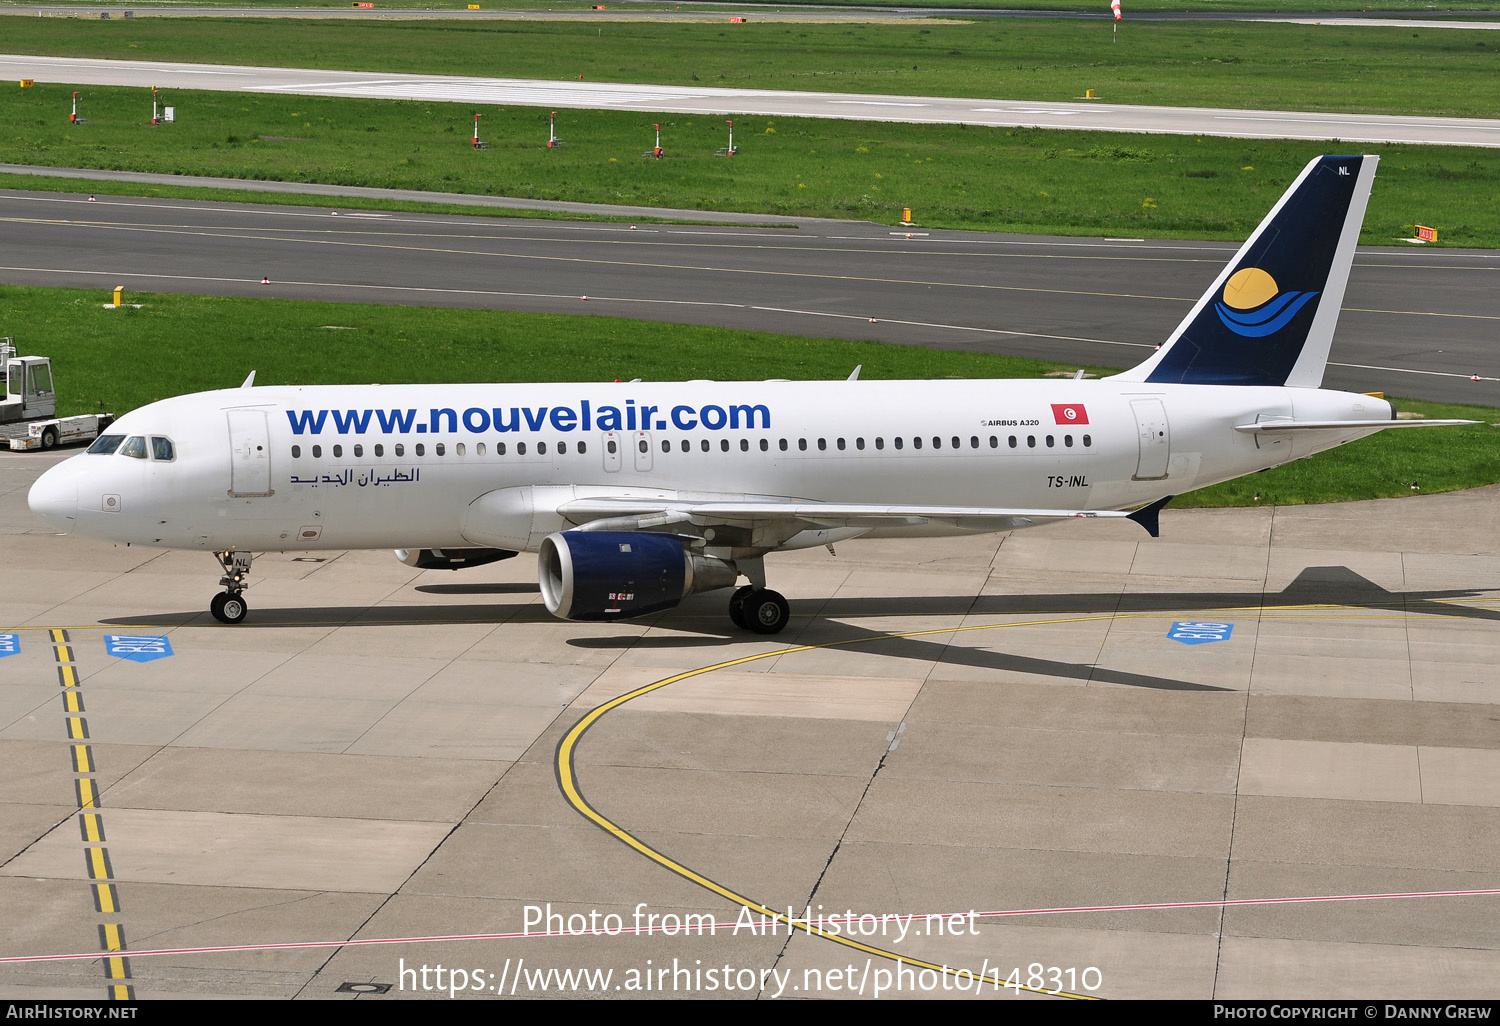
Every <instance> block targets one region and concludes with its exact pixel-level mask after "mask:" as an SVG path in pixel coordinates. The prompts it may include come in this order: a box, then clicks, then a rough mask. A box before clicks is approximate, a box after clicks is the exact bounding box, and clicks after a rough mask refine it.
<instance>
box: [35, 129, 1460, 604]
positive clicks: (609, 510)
mask: <svg viewBox="0 0 1500 1026" xmlns="http://www.w3.org/2000/svg"><path fill="white" fill-rule="evenodd" d="M1377 163H1378V158H1377V157H1375V156H1370V155H1366V156H1323V157H1318V158H1315V159H1313V160H1312V161H1310V162H1309V163H1308V165H1307V166H1306V168H1304V169H1303V171H1302V173H1301V174H1300V175H1299V176H1298V177H1297V179H1296V180H1295V181H1294V182H1293V183H1292V184H1291V186H1290V187H1289V188H1288V190H1287V191H1286V193H1285V194H1284V195H1283V196H1282V197H1281V199H1280V201H1279V202H1277V204H1276V205H1275V207H1273V208H1272V210H1271V211H1270V213H1269V214H1267V215H1266V217H1265V219H1264V220H1263V221H1262V222H1261V224H1260V226H1259V227H1258V228H1257V229H1256V230H1255V232H1254V233H1253V234H1252V235H1251V236H1250V238H1249V239H1248V241H1246V242H1245V244H1244V245H1243V246H1242V247H1241V248H1240V250H1239V251H1238V252H1237V253H1236V254H1235V256H1234V258H1233V259H1232V260H1230V261H1229V263H1228V264H1227V265H1226V266H1225V267H1224V269H1223V271H1222V272H1221V273H1220V274H1219V276H1218V277H1217V278H1216V279H1215V281H1214V283H1213V285H1212V286H1211V287H1210V288H1209V289H1208V290H1207V291H1206V292H1205V293H1204V294H1203V296H1202V297H1201V298H1200V299H1199V300H1198V301H1197V303H1196V304H1195V305H1194V306H1193V308H1192V309H1191V310H1190V311H1189V312H1188V314H1187V316H1186V317H1184V318H1183V320H1182V323H1181V324H1179V325H1178V327H1177V328H1176V330H1175V331H1173V332H1172V334H1171V335H1170V336H1169V337H1168V338H1167V340H1166V341H1165V342H1164V343H1163V344H1162V345H1161V346H1160V347H1158V349H1157V350H1156V351H1155V352H1154V353H1153V354H1152V356H1151V357H1150V358H1148V359H1147V360H1146V361H1145V362H1143V363H1141V364H1140V365H1139V366H1136V367H1134V368H1132V369H1130V370H1127V371H1125V372H1123V373H1120V374H1116V375H1113V376H1110V377H1107V378H1103V379H1100V380H1083V379H1081V377H1080V378H1079V379H1074V380H1042V381H1016V380H990V381H979V380H974V381H952V380H945V381H861V380H859V379H858V374H859V369H858V368H856V369H855V373H854V374H852V375H851V376H850V378H849V379H848V380H845V381H765V382H717V381H686V382H674V383H644V382H629V383H618V382H617V383H569V384H449V385H303V386H261V387H257V386H255V385H254V377H255V375H254V373H253V372H252V373H251V375H250V377H249V378H247V379H246V381H245V383H244V384H243V385H242V386H241V387H239V388H234V389H225V390H220V391H212V392H201V393H196V394H193V395H186V396H180V397H177V398H172V399H166V400H163V401H160V402H155V403H151V404H150V405H147V406H144V407H141V408H140V409H137V410H135V411H133V412H131V413H128V414H126V415H125V416H123V417H121V418H120V419H118V420H117V421H115V423H114V424H113V426H112V427H111V428H110V429H109V431H108V433H107V434H105V435H103V436H101V437H100V438H99V439H98V440H97V441H96V442H95V443H94V444H93V445H92V446H90V447H89V449H88V450H87V451H86V452H85V453H82V454H80V455H77V456H74V457H72V458H70V459H68V460H66V461H64V462H62V463H60V464H58V465H57V466H55V467H53V468H51V469H50V470H48V471H47V472H46V473H45V474H43V475H42V476H41V477H40V478H39V479H38V480H37V481H36V483H35V484H34V485H33V486H32V488H31V491H30V493H29V496H28V502H29V505H30V507H31V509H32V511H33V512H34V513H36V514H37V515H39V516H40V517H41V518H42V519H43V520H45V521H47V523H49V524H51V525H52V526H53V527H54V528H56V529H57V530H58V531H60V532H62V533H64V534H66V533H68V532H73V533H76V534H78V535H82V536H86V537H91V538H98V539H104V540H108V541H113V542H116V543H124V544H132V545H145V546H155V547H160V548H173V549H196V550H202V551H205V552H211V553H213V554H214V556H215V557H216V558H217V560H218V562H219V564H220V567H221V569H222V578H221V580H220V584H221V585H222V586H223V588H224V591H222V592H221V593H219V594H218V595H216V596H215V597H214V599H213V602H212V604H211V606H210V611H211V613H212V614H213V616H214V617H215V618H217V619H218V620H220V621H222V622H224V623H229V624H233V623H239V622H241V621H243V620H244V619H245V616H246V614H247V612H248V610H249V606H248V605H247V603H246V600H245V597H244V592H245V589H246V587H248V584H249V582H248V579H247V578H248V575H249V573H250V569H251V566H252V562H253V558H254V554H255V553H256V552H266V551H287V550H293V551H316V550H327V549H340V550H343V549H366V548H367V549H380V548H389V549H394V550H396V556H397V558H399V559H401V560H402V561H403V562H405V563H406V564H408V565H410V566H413V567H416V568H420V569H432V568H447V569H460V568H465V567H473V566H480V565H483V564H486V563H491V562H494V561H496V560H500V559H506V558H509V557H512V556H515V555H517V554H518V553H521V552H534V553H537V558H538V571H537V572H538V580H539V583H540V588H541V594H542V599H543V601H544V603H545V604H546V607H547V609H548V611H549V612H551V613H552V614H554V615H556V616H558V617H561V618H564V619H571V620H583V621H612V620H619V619H626V618H629V617H635V616H641V615H645V614H649V613H653V612H657V611H659V610H664V609H669V608H671V607H673V606H675V605H677V604H678V603H679V602H680V601H681V600H682V599H683V598H684V597H686V596H688V595H691V594H694V593H697V592H704V591H711V590H717V589H726V588H731V587H734V588H735V590H734V591H733V592H732V593H731V596H730V599H729V617H730V620H731V621H733V623H734V624H735V625H736V626H738V627H740V628H743V629H748V630H750V631H752V632H755V633H759V634H775V633H777V632H779V631H781V630H782V629H783V628H784V627H785V626H786V625H787V622H788V619H789V616H790V610H789V607H788V604H787V601H786V599H785V598H784V597H783V596H782V595H780V594H779V593H777V592H775V591H772V590H770V588H769V587H768V581H767V571H766V566H765V556H766V555H767V554H768V553H772V552H778V551H786V550H791V549H800V548H808V547H813V546H819V545H826V546H830V547H831V546H832V545H833V544H834V543H837V542H842V541H845V540H847V539H851V538H858V537H935V536H941V535H954V534H969V533H985V532H996V531H1008V530H1014V529H1017V528H1022V527H1028V526H1031V525H1034V524H1041V523H1048V522H1053V521H1057V520H1062V519H1069V518H1079V517H1081V518H1090V519H1097V520H1103V519H1114V518H1126V519H1130V520H1132V521H1134V522H1136V523H1137V524H1139V525H1141V526H1142V527H1144V528H1145V529H1146V530H1147V531H1148V532H1149V533H1150V534H1151V535H1152V536H1153V537H1155V536H1157V534H1158V514H1159V512H1160V510H1161V508H1162V507H1163V506H1164V505H1165V504H1166V503H1167V502H1168V501H1169V500H1170V499H1171V498H1172V497H1173V496H1174V495H1176V494H1179V493H1181V492H1183V491H1186V490H1188V489H1192V488H1198V487H1202V486H1204V485H1209V484H1214V483H1217V482H1220V481H1227V480H1230V479H1232V478H1236V477H1240V476H1242V475H1245V474H1249V473H1253V472H1255V471H1259V470H1264V469H1266V468H1269V467H1275V466H1278V465H1280V464H1283V463H1287V462H1289V461H1291V460H1295V459H1301V458H1302V457H1305V456H1309V455H1312V454H1313V453H1316V452H1320V451H1323V450H1325V449H1329V448H1332V447H1334V446H1337V445H1342V444H1344V443H1346V442H1350V441H1353V440H1355V439H1358V438H1362V437H1364V436H1367V435H1370V434H1373V433H1374V432H1376V431H1380V430H1384V429H1387V428H1395V427H1417V426H1424V427H1426V426H1439V425H1443V424H1459V423H1469V422H1468V421H1437V420H1425V421H1424V420H1397V419H1395V411H1394V408H1393V407H1392V405H1391V404H1390V403H1389V402H1387V401H1386V400H1384V399H1383V398H1377V397H1374V396H1371V395H1361V394H1355V393H1348V392H1338V391H1331V390H1326V389H1322V388H1321V387H1319V386H1320V385H1321V383H1322V379H1323V372H1324V367H1325V365H1326V364H1327V360H1328V352H1329V347H1330V346H1331V344H1332V341H1333V333H1334V327H1335V324H1336V322H1337V320H1338V315H1339V308H1340V305H1341V303H1342V300H1343V295H1344V287H1345V284H1346V282H1347V280H1348V276H1349V268H1350V265H1351V263H1352V261H1353V257H1354V249H1355V243H1356V241H1357V239H1358V236H1359V231H1360V226H1361V224H1362V222H1363V220H1364V212H1365V205H1366V203H1367V201H1368V199H1369V195H1370V189H1371V186H1372V184H1373V181H1374V178H1375V168H1376V164H1377ZM741 578H744V579H745V580H746V581H747V582H748V583H745V584H740V579H741Z"/></svg>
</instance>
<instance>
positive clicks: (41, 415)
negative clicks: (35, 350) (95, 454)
mask: <svg viewBox="0 0 1500 1026" xmlns="http://www.w3.org/2000/svg"><path fill="white" fill-rule="evenodd" d="M15 341H16V340H15V339H14V338H9V337H6V338H0V381H4V382H5V400H4V401H3V402H0V445H8V446H10V447H11V448H12V449H55V448H56V447H57V446H59V445H62V444H64V443H66V442H88V441H92V440H93V439H94V438H95V437H96V436H97V435H98V434H99V432H101V431H103V430H104V429H105V428H107V427H109V425H110V424H112V423H114V419H115V417H114V414H112V413H89V414H84V415H83V416H81V417H59V416H57V394H56V393H55V392H54V391H53V390H52V361H51V360H50V359H49V358H47V357H45V356H17V355H16V347H15Z"/></svg>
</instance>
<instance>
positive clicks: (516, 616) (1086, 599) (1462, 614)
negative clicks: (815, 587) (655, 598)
mask: <svg viewBox="0 0 1500 1026" xmlns="http://www.w3.org/2000/svg"><path fill="white" fill-rule="evenodd" d="M418 590H419V591H423V592H426V593H430V594H464V593H474V594H497V595H504V594H527V595H530V594H535V591H536V588H535V586H534V585H526V584H491V585H424V586H421V587H419V588H418ZM1483 594H1484V592H1482V591H1480V590H1478V589H1472V588H1469V589H1451V590H1443V591H1406V592H1393V591H1388V590H1387V589H1385V588H1382V587H1381V586H1380V585H1378V584H1376V583H1375V582H1373V581H1371V580H1369V579H1368V578H1365V577H1362V576H1360V575H1359V574H1357V573H1355V572H1354V571H1353V570H1350V569H1349V568H1348V567H1345V566H1315V567H1307V568H1306V569H1304V570H1303V571H1302V572H1301V573H1300V574H1298V576H1297V578H1296V579H1295V580H1294V581H1292V583H1291V584H1289V585H1288V586H1287V587H1286V588H1285V589H1284V590H1282V591H1280V592H1262V591H1258V590H1256V591H1239V592H1233V591H1220V592H1121V591H1109V592H1082V593H1074V594H1051V595H1037V594H1026V595H984V596H980V597H979V598H978V599H975V598H974V597H972V596H942V595H938V596H922V597H920V598H911V597H906V598H902V597H895V598H849V599H837V598H836V599H830V600H828V601H827V602H825V603H823V604H822V606H821V607H820V608H819V609H818V610H817V612H816V614H815V616H814V619H813V621H812V623H811V624H810V625H809V626H808V628H807V629H805V630H804V632H803V633H802V634H801V635H800V636H798V637H797V638H796V639H795V640H788V641H787V644H788V645H789V646H790V645H797V644H816V645H830V644H837V643H844V644H848V645H855V644H857V645H858V646H859V649H860V651H862V652H873V653H877V654H881V655H886V656H891V657H894V658H902V659H917V660H921V661H924V662H932V661H934V660H937V659H941V661H943V662H945V663H950V664H955V665H961V666H971V667H975V668H980V669H988V670H998V671H1004V672H1011V673H1024V674H1037V675H1042V676H1051V677H1063V678H1069V679H1074V680H1081V681H1097V682H1100V683H1110V684H1120V685H1125V686H1128V687H1139V688H1150V689H1154V690H1168V691H1231V690H1234V689H1232V688H1222V687H1216V686H1213V685H1208V684H1198V683H1194V682H1192V681H1185V680H1176V679H1172V678H1168V677H1157V676H1153V675H1148V674H1140V673H1131V672H1128V671H1124V670H1114V669H1110V668H1108V667H1101V666H1096V665H1093V664H1090V663H1074V662H1063V661H1059V660H1052V659H1042V658H1038V657H1034V656H1023V655H1017V654H1013V653H1007V652H1002V651H996V650H995V649H992V648H972V647H967V646H963V645H951V644H950V643H949V641H948V640H947V639H946V637H945V636H942V635H939V636H937V637H939V638H943V640H936V639H927V638H897V637H890V636H889V635H888V634H886V633H885V632H881V631H867V630H864V629H862V628H860V627H858V626H856V625H852V624H848V623H842V622H834V621H835V620H837V619H838V618H842V617H867V616H912V615H921V616H961V615H968V616H984V615H1024V616H1046V615H1050V614H1060V613H1061V614H1067V613H1077V614H1090V613H1092V614H1101V613H1104V614H1107V613H1151V612H1169V611H1173V612H1175V611H1181V610H1192V611H1193V614H1194V615H1202V614H1204V613H1210V612H1213V611H1216V610H1238V609H1243V608H1245V607H1263V608H1266V609H1276V608H1293V607H1298V606H1307V605H1338V606H1344V607H1349V608H1354V609H1372V610H1386V611H1392V612H1401V613H1413V614H1418V615H1430V616H1441V617H1450V618H1452V617H1456V618H1460V619H1478V620H1494V621H1500V609H1485V608H1479V607H1475V606H1464V605H1458V604H1456V603H1455V602H1453V601H1451V600H1457V599H1465V598H1477V597H1480V596H1481V595H1483ZM713 602H714V598H713V596H706V597H695V598H693V599H690V600H689V604H688V605H687V606H686V607H679V611H678V613H677V614H675V615H674V614H673V613H668V614H665V615H660V616H657V617H656V618H654V619H653V618H644V619H642V620H640V621H636V622H637V623H639V624H640V625H641V626H646V627H653V626H659V627H665V628H669V629H672V630H677V631H684V630H686V631H692V632H693V636H691V637H682V636H661V637H654V636H646V637H641V636H636V635H632V636H629V637H622V636H617V635H616V636H600V637H592V638H590V637H583V638H577V637H575V638H569V639H567V641H566V643H567V644H568V645H572V646H575V647H578V648H591V649H625V648H633V647H639V648H645V649H657V650H669V649H689V648H705V647H716V646H727V645H731V644H737V643H741V642H743V641H744V640H745V637H746V635H745V634H743V633H741V632H739V631H736V630H732V629H730V628H729V626H728V623H727V617H725V621H726V622H725V624H724V627H723V629H722V630H721V629H719V627H718V625H717V622H715V624H714V626H709V627H705V626H701V625H700V621H701V620H702V619H703V617H701V616H698V615H692V614H693V612H694V610H693V608H692V607H693V606H700V607H703V608H704V610H705V612H706V611H707V609H709V608H717V607H716V606H711V605H710V604H711V603H713ZM798 605H803V603H798ZM682 611H686V612H688V613H689V614H690V615H689V617H688V618H684V617H682V616H681V612H682ZM795 613H796V610H795V608H794V614H795ZM684 619H686V620H687V622H684ZM511 620H524V621H527V622H534V623H535V622H551V618H550V617H548V616H546V614H545V613H544V612H543V610H542V608H541V607H540V606H538V605H537V604H536V603H535V602H522V603H517V602H498V603H496V602H490V603H482V604H463V605H451V606H425V605H424V606H413V605H381V606H323V607H317V608H282V609H272V610H256V609H254V608H253V607H252V610H251V615H250V618H249V619H248V620H246V621H245V622H244V623H242V624H239V625H238V626H236V627H234V628H232V629H234V630H281V629H285V628H288V627H318V626H325V627H331V626H343V625H346V624H347V625H350V626H358V625H360V624H402V623H432V622H446V623H460V622H474V623H491V624H493V623H504V622H507V621H511ZM715 621H716V618H715ZM100 623H103V624H106V625H111V626H114V625H118V626H131V627H142V626H158V627H179V626H183V625H186V624H190V623H191V624H202V625H213V620H212V619H211V618H210V617H209V615H208V613H207V612H203V611H192V612H180V613H157V614H152V615H148V616H137V617H116V618H110V619H104V620H101V621H100ZM224 629H231V628H224Z"/></svg>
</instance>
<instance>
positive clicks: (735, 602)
mask: <svg viewBox="0 0 1500 1026" xmlns="http://www.w3.org/2000/svg"><path fill="white" fill-rule="evenodd" d="M754 590H755V588H754V587H753V586H752V585H749V584H747V585H745V586H744V587H743V588H738V589H736V590H735V593H734V594H733V595H731V596H729V619H730V621H731V622H732V623H733V624H734V625H735V626H736V627H738V628H739V629H740V630H744V629H745V628H747V627H748V626H750V625H749V624H748V623H746V622H745V599H747V598H749V597H750V593H751V592H753V591H754Z"/></svg>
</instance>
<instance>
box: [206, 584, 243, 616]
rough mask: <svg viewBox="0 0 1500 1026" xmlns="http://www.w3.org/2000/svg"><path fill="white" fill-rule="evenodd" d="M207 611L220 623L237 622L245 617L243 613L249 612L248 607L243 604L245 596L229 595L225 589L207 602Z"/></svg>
mask: <svg viewBox="0 0 1500 1026" xmlns="http://www.w3.org/2000/svg"><path fill="white" fill-rule="evenodd" d="M208 611H209V612H210V613H212V614H213V615H214V619H215V620H218V621H219V622H220V623H239V622H240V621H241V620H243V619H245V614H246V613H248V612H250V607H249V606H248V605H246V604H245V596H243V595H231V594H230V593H229V592H227V591H221V592H219V594H217V595H215V596H214V600H213V601H212V602H210V603H209V604H208Z"/></svg>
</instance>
